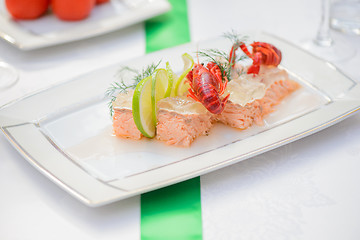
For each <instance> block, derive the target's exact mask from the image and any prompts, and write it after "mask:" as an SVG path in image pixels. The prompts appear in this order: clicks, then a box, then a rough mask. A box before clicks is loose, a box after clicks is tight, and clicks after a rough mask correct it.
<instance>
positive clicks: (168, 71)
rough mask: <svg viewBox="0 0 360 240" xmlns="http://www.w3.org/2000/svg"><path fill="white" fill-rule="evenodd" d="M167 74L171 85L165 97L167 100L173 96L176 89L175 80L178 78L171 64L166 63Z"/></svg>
mask: <svg viewBox="0 0 360 240" xmlns="http://www.w3.org/2000/svg"><path fill="white" fill-rule="evenodd" d="M166 72H167V76H168V81H169V83H168V89H167V91H166V94H165V96H164V97H165V98H166V97H170V96H171V95H172V92H173V88H174V80H175V79H176V78H177V76H176V75H175V73H174V72H173V70H172V69H171V67H170V64H169V62H166Z"/></svg>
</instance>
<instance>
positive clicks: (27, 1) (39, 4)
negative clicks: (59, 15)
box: [5, 0, 50, 19]
mask: <svg viewBox="0 0 360 240" xmlns="http://www.w3.org/2000/svg"><path fill="white" fill-rule="evenodd" d="M49 2H50V0H5V5H6V8H7V9H8V11H9V13H10V14H11V16H13V17H14V18H16V19H35V18H38V17H40V16H41V15H43V14H44V13H45V12H46V10H47V9H48V6H49Z"/></svg>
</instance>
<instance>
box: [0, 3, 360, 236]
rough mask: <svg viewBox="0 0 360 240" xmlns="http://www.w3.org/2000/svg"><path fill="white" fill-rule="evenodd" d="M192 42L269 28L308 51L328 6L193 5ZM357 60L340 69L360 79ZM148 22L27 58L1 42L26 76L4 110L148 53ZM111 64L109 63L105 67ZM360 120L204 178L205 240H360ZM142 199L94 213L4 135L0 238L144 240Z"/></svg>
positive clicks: (357, 44) (353, 41)
mask: <svg viewBox="0 0 360 240" xmlns="http://www.w3.org/2000/svg"><path fill="white" fill-rule="evenodd" d="M188 10H189V19H190V21H189V22H190V30H191V39H192V40H193V41H198V40H205V39H208V38H211V37H215V36H219V35H221V34H222V33H223V32H225V31H229V30H231V29H235V30H237V31H247V30H264V31H266V32H270V33H272V34H275V35H278V36H280V37H282V38H284V39H287V40H289V41H292V42H294V43H297V44H300V43H301V42H302V41H304V40H307V39H310V38H312V37H314V36H315V34H316V30H317V27H318V24H319V21H320V15H319V11H320V2H319V1H310V0H305V1H300V0H297V1H285V0H278V1H265V0H259V1H250V0H242V1H231V0H223V1H206V0H201V1H200V0H188ZM333 34H334V37H335V40H339V39H345V40H346V41H348V42H349V45H351V46H352V47H353V48H354V50H357V55H356V57H355V58H353V59H351V61H344V62H338V63H336V64H337V66H338V67H339V68H340V69H342V70H343V71H344V72H345V73H346V74H348V75H349V76H350V77H352V78H353V79H354V80H357V81H360V71H359V66H360V37H358V36H347V35H342V34H339V33H333ZM144 37H145V35H144V26H143V24H137V25H135V26H131V27H128V28H126V29H124V30H121V31H116V32H113V33H110V34H107V35H104V36H99V37H95V38H91V39H87V40H83V41H78V42H73V43H68V44H64V45H60V46H55V47H51V48H45V49H39V50H34V51H29V52H23V51H21V50H18V49H15V48H14V47H12V46H9V45H8V44H7V43H5V42H4V41H0V59H3V60H5V61H6V62H8V63H10V64H12V65H13V66H15V67H16V68H17V69H18V70H19V71H20V80H19V82H18V83H17V84H16V85H15V86H14V87H13V88H11V89H10V90H8V91H5V92H4V91H1V92H0V106H1V105H3V104H5V103H6V102H8V101H11V100H13V99H16V98H18V97H21V96H23V95H26V94H29V93H31V92H33V91H36V90H39V89H42V88H45V87H48V86H50V85H53V84H56V83H58V82H61V81H64V80H67V79H69V78H71V77H73V76H76V75H80V74H82V73H86V72H88V71H89V70H93V69H98V68H102V67H104V66H107V65H110V64H112V63H116V62H120V61H122V60H126V59H129V58H133V57H137V56H141V55H143V54H144V51H145V50H144V49H145V48H144V46H145V38H144ZM99 59H101V61H99ZM359 169H360V115H359V114H355V115H354V116H351V117H350V118H348V119H346V120H344V121H342V122H341V123H338V124H336V125H334V126H332V127H330V128H328V129H325V130H323V131H321V132H319V133H317V134H314V135H311V136H309V137H306V138H304V139H301V140H299V141H296V142H293V143H291V144H287V145H285V146H283V147H280V148H278V149H275V150H272V151H270V152H267V153H264V154H261V155H259V156H257V157H255V158H252V159H248V160H246V161H243V162H240V163H238V164H235V165H233V166H231V167H227V168H224V169H221V170H218V171H215V172H212V173H209V174H206V175H204V176H201V194H202V196H201V197H202V213H203V235H204V239H334V240H335V239H347V240H352V239H353V240H355V239H360V229H359V227H358V225H359V223H360V204H359V203H360V188H359V187H358V183H359V182H360V174H359ZM139 238H140V201H139V197H138V196H137V197H133V198H130V199H126V200H123V201H120V202H116V203H113V204H110V205H107V206H104V207H99V208H89V207H87V206H85V205H83V204H82V203H80V202H79V201H78V200H76V199H74V198H73V197H71V196H70V195H69V194H68V193H66V192H65V191H63V190H62V189H60V188H59V187H58V186H56V185H55V184H53V183H52V182H51V181H49V180H48V179H47V178H46V177H44V176H43V175H42V174H41V173H39V172H38V171H37V170H35V169H34V168H33V167H32V166H30V164H29V163H27V162H26V161H25V160H24V159H23V158H22V156H21V155H20V154H19V153H18V152H17V151H16V150H15V149H14V148H12V147H11V145H10V143H9V142H8V141H7V140H6V139H5V137H4V136H3V135H0V239H139Z"/></svg>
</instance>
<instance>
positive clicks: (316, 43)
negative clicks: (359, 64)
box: [303, 0, 356, 62]
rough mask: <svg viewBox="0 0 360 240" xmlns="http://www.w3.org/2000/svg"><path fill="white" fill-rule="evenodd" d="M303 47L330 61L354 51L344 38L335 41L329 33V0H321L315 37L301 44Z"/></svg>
mask: <svg viewBox="0 0 360 240" xmlns="http://www.w3.org/2000/svg"><path fill="white" fill-rule="evenodd" d="M303 48H305V49H306V50H308V51H309V52H311V53H312V54H314V55H317V56H318V57H321V58H323V59H325V60H328V61H330V62H341V61H345V60H348V59H350V58H352V57H353V56H354V55H355V53H356V51H355V50H354V49H353V48H351V46H350V45H349V44H347V43H346V42H345V40H344V39H337V40H336V41H334V40H333V38H332V37H331V35H330V0H321V22H320V25H319V29H318V32H317V34H316V37H315V39H313V40H311V41H307V42H305V43H304V44H303Z"/></svg>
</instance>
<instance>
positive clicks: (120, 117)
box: [113, 90, 143, 140]
mask: <svg viewBox="0 0 360 240" xmlns="http://www.w3.org/2000/svg"><path fill="white" fill-rule="evenodd" d="M133 95H134V90H129V91H128V92H126V93H120V94H119V95H118V96H117V97H116V100H115V101H114V102H113V109H114V115H113V132H114V135H115V136H117V137H122V138H129V139H135V140H139V139H141V138H142V137H143V135H142V134H141V132H140V131H139V129H138V128H137V127H136V125H135V122H134V118H133V114H132V97H133Z"/></svg>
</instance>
